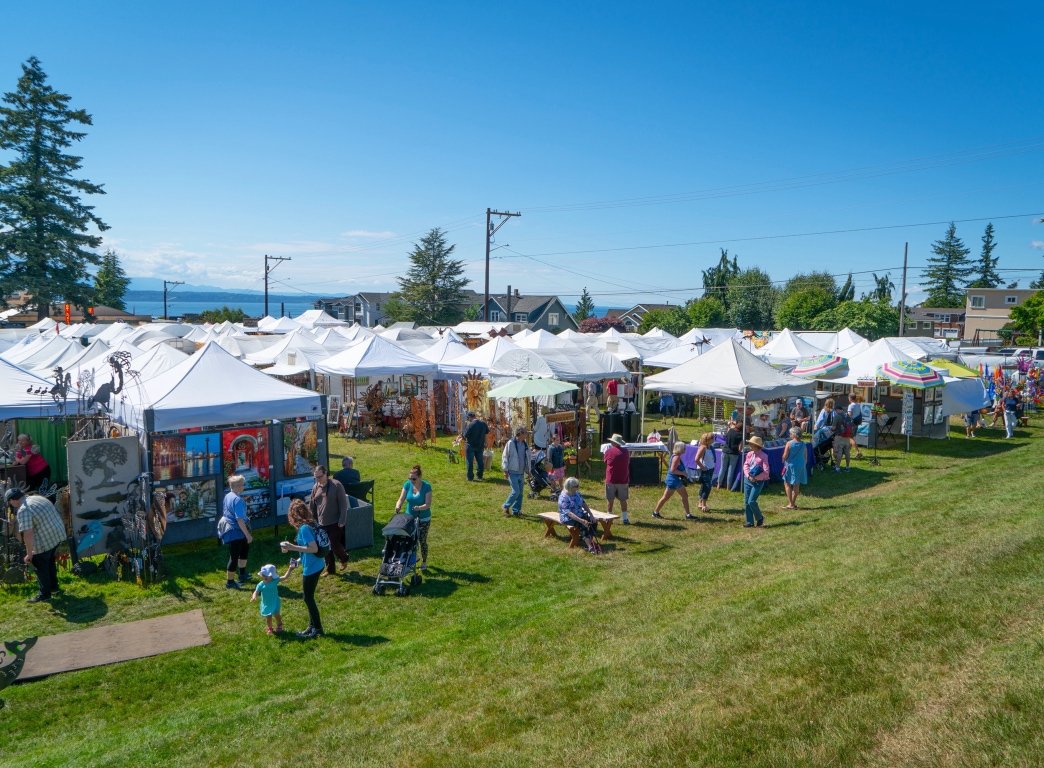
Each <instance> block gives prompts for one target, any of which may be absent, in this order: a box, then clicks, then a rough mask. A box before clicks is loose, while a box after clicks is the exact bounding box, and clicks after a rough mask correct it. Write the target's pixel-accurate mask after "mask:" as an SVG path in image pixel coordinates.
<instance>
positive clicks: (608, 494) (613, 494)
mask: <svg viewBox="0 0 1044 768" xmlns="http://www.w3.org/2000/svg"><path fill="white" fill-rule="evenodd" d="M627 494H628V487H627V483H606V484H605V500H606V501H612V500H613V499H619V500H620V501H627Z"/></svg>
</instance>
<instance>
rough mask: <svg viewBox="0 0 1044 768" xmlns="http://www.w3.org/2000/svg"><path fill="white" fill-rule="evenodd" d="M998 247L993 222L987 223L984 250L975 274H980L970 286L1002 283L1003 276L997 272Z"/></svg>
mask: <svg viewBox="0 0 1044 768" xmlns="http://www.w3.org/2000/svg"><path fill="white" fill-rule="evenodd" d="M996 247H997V241H996V240H994V239H993V222H992V221H991V222H990V223H988V224H987V225H986V231H985V232H984V233H983V235H982V252H981V253H980V254H979V260H978V261H977V262H976V263H975V266H974V272H973V274H976V275H978V277H976V278H975V279H974V280H973V281H972V282H970V283H968V287H969V288H996V287H997V286H998V285H1000V284H1001V276H1000V275H999V274H998V273H997V258H996V257H994V255H993V251H994V249H995V248H996Z"/></svg>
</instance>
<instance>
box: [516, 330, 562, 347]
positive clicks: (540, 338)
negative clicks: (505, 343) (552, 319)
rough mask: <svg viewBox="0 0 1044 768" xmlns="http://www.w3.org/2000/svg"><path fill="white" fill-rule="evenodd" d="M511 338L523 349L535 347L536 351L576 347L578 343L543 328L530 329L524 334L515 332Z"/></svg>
mask: <svg viewBox="0 0 1044 768" xmlns="http://www.w3.org/2000/svg"><path fill="white" fill-rule="evenodd" d="M527 330H528V329H527ZM511 340H512V341H513V342H515V343H516V344H517V345H518V346H520V347H522V348H523V349H535V350H537V351H541V350H545V349H563V348H567V349H577V348H578V345H576V344H574V343H572V342H571V341H569V340H568V339H563V338H562V337H561V336H555V334H553V333H548V332H547V331H545V330H544V329H543V328H541V329H540V330H539V331H530V332H529V333H528V334H526V335H525V336H523V335H522V334H521V333H516V334H515V335H514V336H512V337H511Z"/></svg>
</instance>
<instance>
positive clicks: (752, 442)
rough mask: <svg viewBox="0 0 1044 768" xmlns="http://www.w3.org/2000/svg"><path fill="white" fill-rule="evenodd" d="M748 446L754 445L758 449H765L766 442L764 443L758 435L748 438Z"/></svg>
mask: <svg viewBox="0 0 1044 768" xmlns="http://www.w3.org/2000/svg"><path fill="white" fill-rule="evenodd" d="M747 445H753V446H756V447H757V448H764V447H765V443H764V441H762V439H761V438H760V437H758V436H757V435H754V437H748V438H747Z"/></svg>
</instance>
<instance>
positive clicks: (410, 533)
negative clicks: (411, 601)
mask: <svg viewBox="0 0 1044 768" xmlns="http://www.w3.org/2000/svg"><path fill="white" fill-rule="evenodd" d="M381 535H382V536H384V551H383V552H382V553H381V555H382V557H381V568H380V571H378V573H377V581H376V583H374V585H373V594H375V595H383V594H384V588H385V587H389V586H391V587H395V588H396V591H395V593H396V594H397V595H398V596H399V597H405V596H406V595H408V594H409V592H410V587H415V586H417V585H418V584H420V583H421V577H420V574H419V573H417V519H416V518H414V517H412V516H410V515H401V514H400V515H395V516H394V517H393V518H392V519H391V520H389V521H388V524H387V525H386V526H384V528H383V529H382V530H381Z"/></svg>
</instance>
